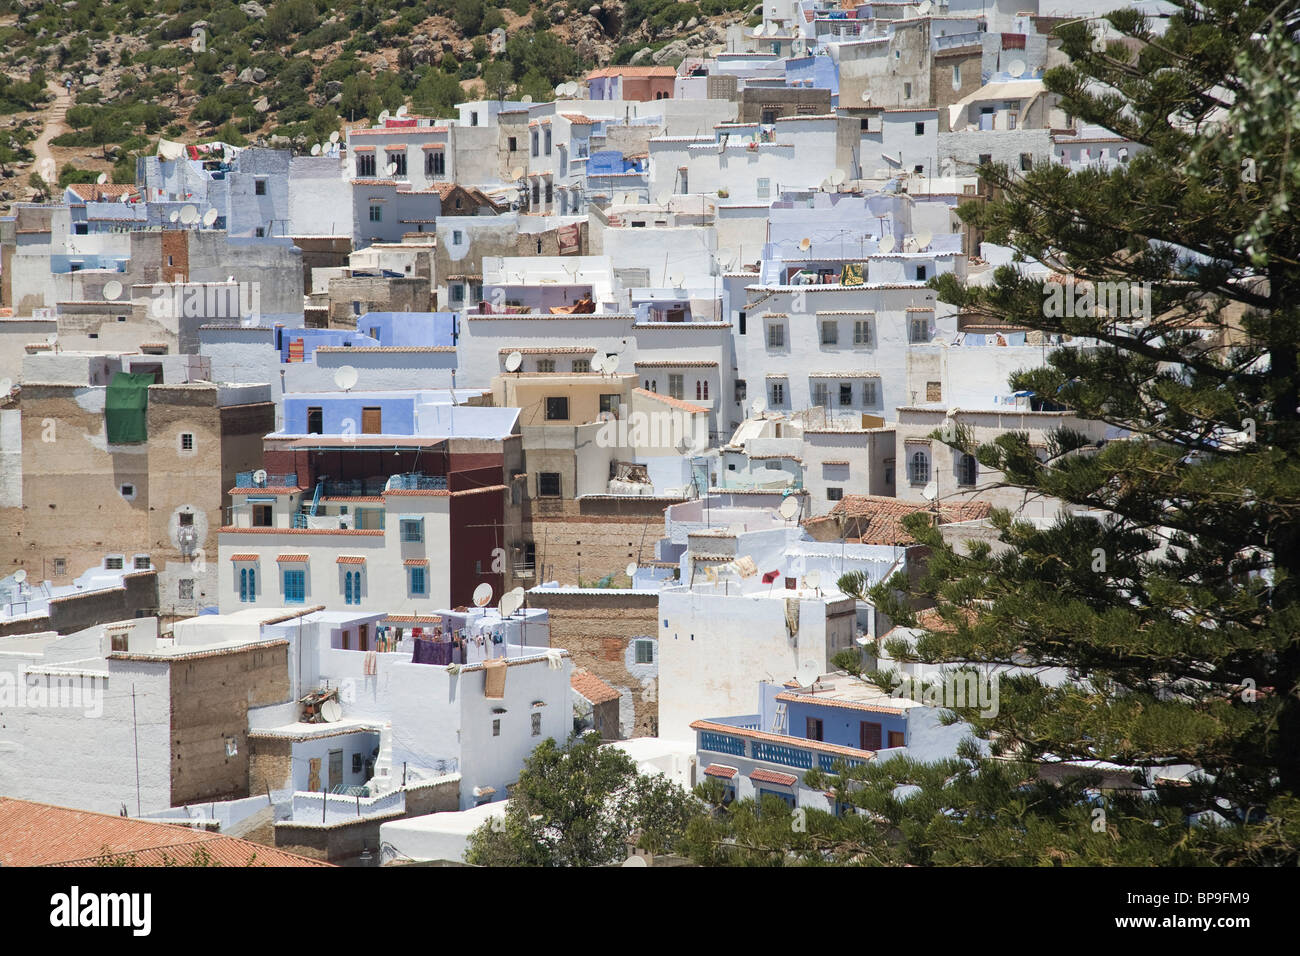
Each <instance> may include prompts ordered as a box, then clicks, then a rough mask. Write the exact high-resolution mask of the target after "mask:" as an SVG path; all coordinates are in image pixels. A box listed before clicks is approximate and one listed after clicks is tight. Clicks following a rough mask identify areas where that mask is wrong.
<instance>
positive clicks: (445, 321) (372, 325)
mask: <svg viewBox="0 0 1300 956" xmlns="http://www.w3.org/2000/svg"><path fill="white" fill-rule="evenodd" d="M457 317H458V313H455V312H367V313H366V314H365V315H362V316H359V317H358V318H357V332H359V333H360V334H362V335H365V336H369V337H371V338H373V339H375V340H376V341H378V343H379V344H380V345H382V346H384V347H385V348H392V347H395V346H400V347H411V346H446V345H455V344H456V333H457V331H458V329H457V324H456V319H457Z"/></svg>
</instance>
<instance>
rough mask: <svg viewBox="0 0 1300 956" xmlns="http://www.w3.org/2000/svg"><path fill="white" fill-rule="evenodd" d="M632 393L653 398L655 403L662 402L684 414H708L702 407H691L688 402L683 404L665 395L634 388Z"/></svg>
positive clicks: (677, 399)
mask: <svg viewBox="0 0 1300 956" xmlns="http://www.w3.org/2000/svg"><path fill="white" fill-rule="evenodd" d="M632 392H633V393H634V394H636V395H643V396H645V397H646V398H653V399H654V400H655V401H657V402H663V403H664V404H665V405H671V406H672V407H673V408H679V409H681V410H682V411H684V412H696V413H698V412H708V409H707V408H705V407H703V406H702V405H692V404H691V403H690V402H683V401H682V400H681V399H680V398H669V397H668V396H667V395H660V394H659V393H658V392H652V391H649V390H648V389H644V388H634V389H632Z"/></svg>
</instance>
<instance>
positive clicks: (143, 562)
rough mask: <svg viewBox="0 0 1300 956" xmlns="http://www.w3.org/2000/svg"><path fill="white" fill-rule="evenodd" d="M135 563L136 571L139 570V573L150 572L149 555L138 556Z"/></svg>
mask: <svg viewBox="0 0 1300 956" xmlns="http://www.w3.org/2000/svg"><path fill="white" fill-rule="evenodd" d="M134 563H135V570H137V571H148V570H149V555H147V554H137V555H136V556H135V559H134Z"/></svg>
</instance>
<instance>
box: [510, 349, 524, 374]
mask: <svg viewBox="0 0 1300 956" xmlns="http://www.w3.org/2000/svg"><path fill="white" fill-rule="evenodd" d="M523 364H524V355H523V353H522V352H520V351H518V350H516V351H514V352H511V353H510V354H509V355H507V356H506V371H507V372H517V371H519V366H521V365H523Z"/></svg>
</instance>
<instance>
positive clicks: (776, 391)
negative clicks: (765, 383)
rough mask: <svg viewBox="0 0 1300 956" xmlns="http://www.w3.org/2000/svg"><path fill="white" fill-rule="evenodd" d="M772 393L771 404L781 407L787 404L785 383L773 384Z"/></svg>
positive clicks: (770, 389)
mask: <svg viewBox="0 0 1300 956" xmlns="http://www.w3.org/2000/svg"><path fill="white" fill-rule="evenodd" d="M769 391H770V392H771V403H770V404H772V405H773V406H776V407H779V406H781V405H784V404H785V382H773V383H772V384H771V386H770V387H769Z"/></svg>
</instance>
